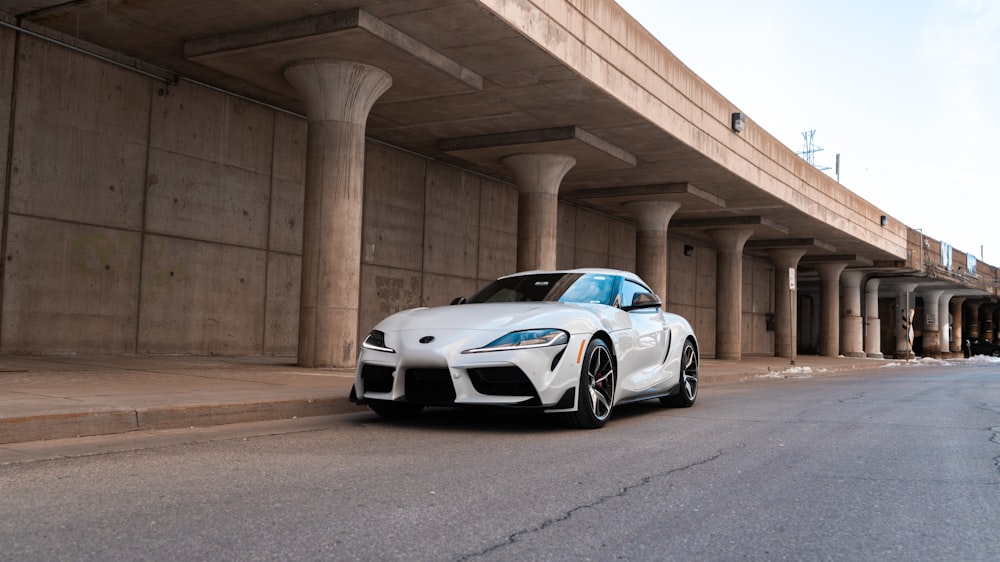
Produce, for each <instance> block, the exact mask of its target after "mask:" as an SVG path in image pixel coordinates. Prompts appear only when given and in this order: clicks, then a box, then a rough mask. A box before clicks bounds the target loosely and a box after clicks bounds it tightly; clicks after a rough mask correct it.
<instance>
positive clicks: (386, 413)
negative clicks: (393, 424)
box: [368, 400, 424, 419]
mask: <svg viewBox="0 0 1000 562" xmlns="http://www.w3.org/2000/svg"><path fill="white" fill-rule="evenodd" d="M368 407H370V408H371V409H372V411H374V412H375V413H376V414H378V415H380V416H382V417H383V418H390V419H404V418H412V417H413V416H416V415H417V414H419V413H420V411H421V410H423V409H424V407H423V406H422V405H420V404H410V403H409V402H390V401H388V400H372V401H370V402H369V403H368Z"/></svg>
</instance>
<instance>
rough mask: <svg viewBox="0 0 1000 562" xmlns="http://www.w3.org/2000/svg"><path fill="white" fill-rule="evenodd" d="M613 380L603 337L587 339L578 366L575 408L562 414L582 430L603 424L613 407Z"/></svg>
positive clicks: (613, 369)
mask: <svg viewBox="0 0 1000 562" xmlns="http://www.w3.org/2000/svg"><path fill="white" fill-rule="evenodd" d="M616 382H617V380H616V376H615V363H614V359H613V358H612V357H611V349H610V348H609V347H608V344H606V343H605V342H604V341H603V340H600V339H593V340H591V341H590V345H588V346H587V354H586V355H585V357H584V361H583V365H582V368H581V369H580V385H579V389H578V391H577V392H578V394H577V408H576V411H575V412H570V413H568V414H566V415H565V420H566V422H567V423H568V424H569V425H570V426H572V427H579V428H582V429H597V428H599V427H604V424H605V423H607V421H608V418H609V417H611V407H612V406H614V400H615V383H616Z"/></svg>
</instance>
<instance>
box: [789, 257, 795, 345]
mask: <svg viewBox="0 0 1000 562" xmlns="http://www.w3.org/2000/svg"><path fill="white" fill-rule="evenodd" d="M788 350H789V352H790V355H791V357H792V363H791V364H792V365H794V364H795V268H794V267H789V268H788Z"/></svg>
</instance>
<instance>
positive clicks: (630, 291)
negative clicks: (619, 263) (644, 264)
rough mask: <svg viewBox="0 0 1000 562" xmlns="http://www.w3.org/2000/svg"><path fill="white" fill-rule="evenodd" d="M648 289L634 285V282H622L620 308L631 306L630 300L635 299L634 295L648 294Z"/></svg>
mask: <svg viewBox="0 0 1000 562" xmlns="http://www.w3.org/2000/svg"><path fill="white" fill-rule="evenodd" d="M648 292H649V289H647V288H645V287H643V286H642V285H640V284H638V283H636V282H635V281H629V280H628V279H625V280H624V281H623V282H622V302H621V306H629V305H630V304H632V298H633V297H635V295H636V293H648Z"/></svg>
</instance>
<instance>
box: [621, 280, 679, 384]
mask: <svg viewBox="0 0 1000 562" xmlns="http://www.w3.org/2000/svg"><path fill="white" fill-rule="evenodd" d="M648 292H649V289H647V288H646V287H643V286H642V285H639V284H638V283H635V282H633V281H629V280H628V279H625V280H624V281H623V283H622V297H621V303H622V305H623V306H627V305H628V304H630V303H631V302H632V298H633V297H634V295H635V294H637V293H648ZM628 315H629V319H630V320H631V321H632V336H633V340H632V341H633V342H634V344H633V348H632V349H631V350H629V351H628V355H629V357H628V358H627V361H625V364H624V365H623V364H622V362H621V361H620V362H619V387H620V388H621V390H622V391H623V394H626V393H627V394H629V395H635V394H639V393H642V392H643V391H646V390H648V389H649V388H650V387H653V386H655V385H657V383H659V382H661V381H662V379H663V376H664V373H663V363H664V359H665V358H666V354H667V348H668V347H669V342H668V341H667V338H669V331H668V330H667V325H666V321H665V319H664V315H663V311H662V310H661V308H640V309H637V310H632V311H630V312H629V313H628ZM620 359H621V358H620Z"/></svg>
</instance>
